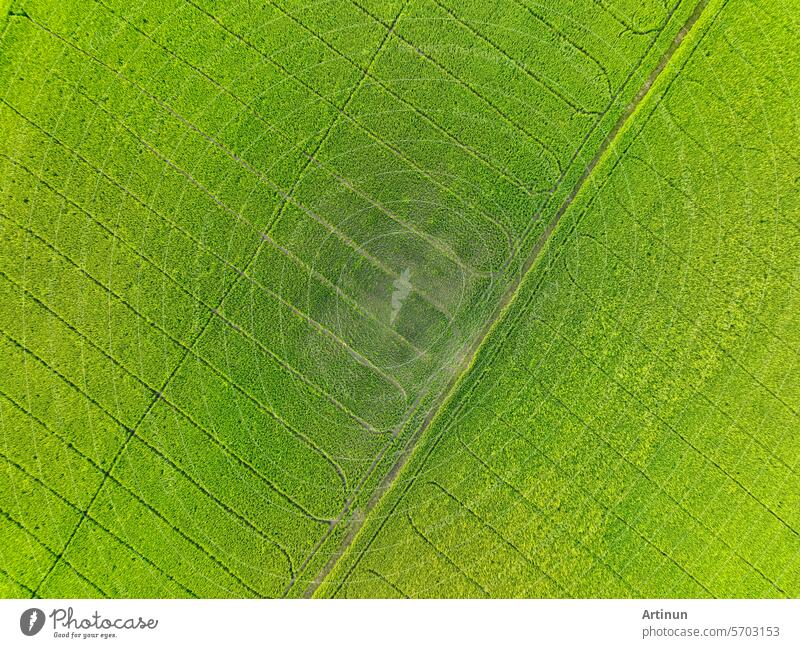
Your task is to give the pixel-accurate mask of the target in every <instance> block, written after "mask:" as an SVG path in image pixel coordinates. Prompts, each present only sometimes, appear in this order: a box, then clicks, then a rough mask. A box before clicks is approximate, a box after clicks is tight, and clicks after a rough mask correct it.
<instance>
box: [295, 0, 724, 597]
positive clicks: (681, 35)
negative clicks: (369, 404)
mask: <svg viewBox="0 0 800 648" xmlns="http://www.w3.org/2000/svg"><path fill="white" fill-rule="evenodd" d="M708 1H709V0H701V2H699V3H698V5H697V6H696V8H695V9H694V11H693V12H692V14H691V15H690V16H689V18H688V19H687V21H686V23H685V24H684V25H683V26H682V27H681V28H680V29H679V30H678V33H677V34H676V35H675V37H674V39H673V40H672V42H671V43H670V45H669V47H668V48H667V50H666V51H665V52H664V54H663V55H662V56H661V58H660V59H659V61H658V64H657V65H656V67H655V68H654V69H653V71H652V72H651V73H650V75H649V76H648V77H647V79H646V80H645V82H644V83H643V84H642V86H641V88H640V89H639V90H638V92H637V93H636V95H635V97H634V99H633V101H631V102H630V103H629V104H628V105H627V106H626V107H625V110H624V111H623V113H622V115H620V117H619V119H618V120H617V122H616V124H615V125H614V127H613V128H612V129H611V131H610V132H609V134H608V135H607V136H606V138H605V139H604V140H603V142H602V144H601V145H600V148H599V150H598V151H597V153H596V154H595V156H594V157H593V158H592V159H591V161H590V162H589V164H588V165H587V166H586V168H585V170H584V172H583V173H582V174H581V176H580V177H579V179H578V182H577V184H576V185H575V187H574V188H573V189H572V191H571V192H570V193H569V195H568V196H567V198H566V200H565V201H564V202H563V203H562V204H561V206H560V207H559V208H558V210H557V211H556V213H555V215H554V216H553V217H552V218H551V220H550V221H549V222H548V224H547V226H546V227H545V229H544V231H543V232H542V234H541V235H540V236H539V238H538V240H537V241H536V243H535V245H534V247H533V249H532V251H531V253H530V255H529V256H528V257H527V259H526V260H525V262H524V264H523V266H522V269H521V271H520V273H519V274H518V276H517V278H516V279H515V280H514V282H513V283H512V284H511V285H510V286H509V288H508V290H507V291H506V292H505V294H504V295H503V297H502V299H501V301H500V303H499V304H498V305H497V307H496V309H495V311H494V312H493V314H492V316H491V318H490V319H489V320H488V321H487V322H486V324H485V325H484V326H483V328H482V329H481V332H480V334H479V336H478V337H477V338H476V340H475V342H474V343H473V345H472V346H471V347H470V349H469V350H468V351H467V353H465V354H464V355H463V357H461V358H460V359H459V362H458V365H457V369H456V371H455V372H454V374H453V376H452V378H451V379H450V381H449V383H448V384H447V386H446V388H445V389H444V390H443V392H442V393H441V395H440V396H439V397H438V398H437V399H436V401H435V403H434V405H433V407H432V408H431V410H430V411H429V412H428V414H427V415H426V417H425V419H424V421H423V423H422V425H421V427H420V428H419V430H418V431H417V432H416V433H415V435H414V439H413V440H412V442H411V443H409V445H408V446H407V447H406V448H405V449H404V451H403V453H402V455H401V456H400V458H399V459H398V460H397V462H395V464H394V465H393V466H392V468H391V469H390V471H389V472H388V474H387V475H386V477H385V478H384V479H383V480H382V482H381V485H380V486H379V487H378V490H377V492H378V493H386V492H387V491H388V490H389V489H390V487H391V485H392V483H393V482H394V481H395V479H396V478H397V476H398V475H399V474H400V472H401V471H402V469H403V467H404V466H405V464H406V463H407V461H408V459H409V458H410V457H411V455H412V453H413V451H414V448H415V447H416V443H417V442H418V441H419V439H420V438H421V437H422V435H423V434H424V432H425V430H426V429H427V428H428V427H429V426H430V425H431V423H432V422H433V420H434V419H435V418H436V415H437V414H438V413H439V411H440V410H441V408H442V407H443V405H444V404H445V403H446V402H447V400H448V398H450V397H451V395H452V394H453V393H454V391H455V390H456V388H457V386H458V384H459V381H461V380H462V378H463V376H464V374H465V373H466V372H467V371H468V370H469V368H470V366H471V365H472V363H473V361H474V358H475V356H476V355H477V353H478V352H479V350H480V348H481V346H482V345H483V343H484V341H485V340H486V338H487V337H488V336H489V335H490V334H491V332H492V330H493V329H494V327H495V325H496V324H497V322H498V321H499V320H500V319H501V318H502V317H503V315H504V313H505V312H506V310H507V308H508V306H509V305H510V304H511V303H512V302H513V300H514V299H515V297H516V295H517V292H518V289H519V287H520V284H521V283H522V280H523V279H524V277H525V276H526V275H527V274H528V272H529V271H530V269H531V268H532V267H533V266H534V264H535V263H536V261H537V259H538V258H539V256H540V254H541V253H542V250H544V248H545V246H546V245H547V242H548V241H549V239H550V237H551V235H552V234H553V232H554V231H555V229H556V227H557V226H558V223H559V222H560V220H561V217H562V216H563V215H564V213H565V212H566V211H567V209H568V208H569V206H570V205H571V204H572V202H573V201H574V200H575V197H576V196H577V195H578V193H579V192H580V190H581V188H582V187H583V186H584V184H585V183H586V181H587V180H588V179H589V177H590V176H591V174H592V171H594V169H595V167H596V166H597V164H598V163H599V162H600V160H601V159H602V158H603V156H604V155H605V154H606V152H607V151H608V149H609V148H610V147H611V146H612V145H613V143H614V141H615V139H616V138H617V136H618V134H619V132H620V131H621V130H622V129H623V127H624V126H625V124H626V123H627V122H628V121H629V120H630V119H631V117H632V116H633V115H634V113H635V111H636V108H637V107H638V106H639V104H640V103H641V102H642V101H643V100H644V99H645V97H646V96H647V93H648V92H649V90H650V88H651V87H652V86H653V84H654V83H655V82H656V80H657V79H658V77H659V76H660V75H661V73H662V72H663V71H664V69H665V68H666V66H667V64H668V63H669V61H670V60H671V59H672V57H673V56H674V55H675V52H676V51H677V50H678V48H679V47H680V45H681V43H682V42H683V41H684V39H685V38H686V36H687V34H688V33H689V32H690V30H691V29H692V27H693V26H694V25H695V23H696V22H697V20H698V19H699V18H700V16H701V15H702V13H703V10H704V9H705V8H706V6H707V5H708ZM411 483H413V482H409V487H410V484H411ZM376 504H377V500H373V501H372V502H371V508H372V507H374V506H375V505H376ZM357 532H358V528H356V529H354V530H353V531H351V532H350V533H349V535H348V541H347V542H346V543H344V544H343V545H342V547H340V549H339V550H338V552H337V555H336V556H334V557H333V558H332V559H331V560H330V561H329V562H328V564H327V565H326V567H325V568H324V570H323V571H322V572H321V573H320V574H318V575H317V577H316V578H315V579H314V581H313V582H312V585H311V586H310V587H309V588H308V589H307V590H306V592H305V594H306V596H313V594H314V592H315V591H316V589H317V588H318V587H319V585H320V584H321V583H322V581H323V580H324V579H325V577H326V576H327V574H328V573H330V571H331V570H332V569H333V568H334V567H335V565H336V562H337V560H338V559H339V558H340V557H341V556H342V555H343V554H344V552H345V551H346V550H347V548H348V547H349V545H350V543H352V542H353V540H354V539H355V537H356V534H357ZM368 546H369V545H367V547H368ZM366 550H367V549H366V548H365V549H364V550H363V551H366ZM356 564H357V562H356ZM354 566H355V565H354Z"/></svg>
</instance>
